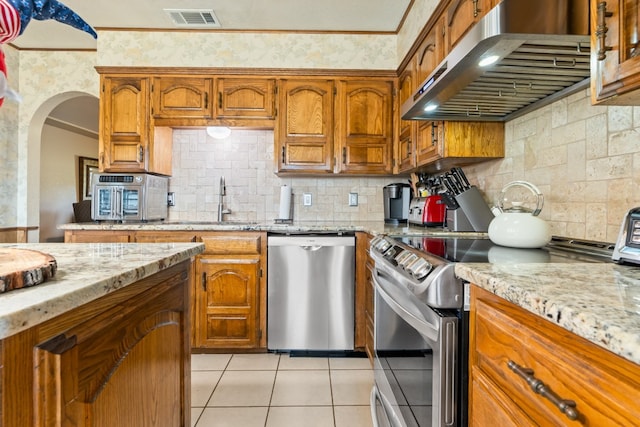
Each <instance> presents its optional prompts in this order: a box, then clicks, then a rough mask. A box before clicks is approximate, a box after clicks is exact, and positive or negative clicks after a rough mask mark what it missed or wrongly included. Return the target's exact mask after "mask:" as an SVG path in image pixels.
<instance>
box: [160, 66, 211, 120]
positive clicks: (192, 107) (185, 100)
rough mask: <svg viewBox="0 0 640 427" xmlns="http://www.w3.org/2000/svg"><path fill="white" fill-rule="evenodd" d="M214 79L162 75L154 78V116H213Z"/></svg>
mask: <svg viewBox="0 0 640 427" xmlns="http://www.w3.org/2000/svg"><path fill="white" fill-rule="evenodd" d="M212 94H213V79H212V78H201V77H174V76H166V77H165V76H162V77H154V78H153V116H154V117H156V118H194V117H196V118H212V117H213V99H212V98H213V96H212Z"/></svg>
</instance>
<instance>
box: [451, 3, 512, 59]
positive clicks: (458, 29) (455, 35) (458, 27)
mask: <svg viewBox="0 0 640 427" xmlns="http://www.w3.org/2000/svg"><path fill="white" fill-rule="evenodd" d="M498 3H499V0H452V1H451V3H450V4H449V7H448V8H447V11H446V16H447V22H446V24H447V33H448V36H449V43H448V47H447V51H450V50H451V48H453V47H454V46H455V45H456V44H457V43H458V41H459V40H460V39H461V38H462V36H464V35H465V34H466V32H467V31H468V30H469V29H470V28H471V27H472V26H473V25H475V24H476V23H477V22H478V21H479V20H480V19H481V18H482V17H483V16H484V15H486V14H487V13H488V12H489V10H491V8H492V7H493V6H495V5H496V4H498Z"/></svg>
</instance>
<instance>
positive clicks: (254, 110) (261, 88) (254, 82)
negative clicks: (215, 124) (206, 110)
mask: <svg viewBox="0 0 640 427" xmlns="http://www.w3.org/2000/svg"><path fill="white" fill-rule="evenodd" d="M216 85H217V87H216V89H217V93H218V98H217V101H216V102H217V105H216V118H245V119H274V118H275V116H276V108H275V98H276V81H275V79H250V78H220V79H218V80H217V81H216Z"/></svg>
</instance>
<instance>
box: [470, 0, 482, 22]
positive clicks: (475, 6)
mask: <svg viewBox="0 0 640 427" xmlns="http://www.w3.org/2000/svg"><path fill="white" fill-rule="evenodd" d="M472 3H473V17H474V18H477V17H478V15H479V14H480V9H478V0H473V2H472Z"/></svg>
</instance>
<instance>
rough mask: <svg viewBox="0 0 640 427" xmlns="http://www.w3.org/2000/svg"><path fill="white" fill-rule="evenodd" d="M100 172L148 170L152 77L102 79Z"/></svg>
mask: <svg viewBox="0 0 640 427" xmlns="http://www.w3.org/2000/svg"><path fill="white" fill-rule="evenodd" d="M100 104H101V111H102V113H101V115H100V117H101V119H102V120H101V121H100V124H101V131H100V134H101V136H102V138H101V139H100V149H99V151H100V154H99V157H100V158H99V162H100V170H104V171H109V172H115V171H131V172H143V171H145V168H146V164H145V152H146V150H147V149H148V146H149V125H150V124H149V78H147V77H137V76H132V77H104V78H103V80H102V96H101V97H100Z"/></svg>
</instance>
